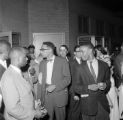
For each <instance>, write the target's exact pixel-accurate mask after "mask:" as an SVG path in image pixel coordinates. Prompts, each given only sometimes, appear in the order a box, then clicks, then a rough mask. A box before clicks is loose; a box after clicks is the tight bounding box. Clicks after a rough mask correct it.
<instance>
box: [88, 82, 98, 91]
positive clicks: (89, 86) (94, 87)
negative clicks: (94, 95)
mask: <svg viewBox="0 0 123 120" xmlns="http://www.w3.org/2000/svg"><path fill="white" fill-rule="evenodd" d="M88 89H89V90H92V91H97V90H98V85H97V84H92V85H88Z"/></svg>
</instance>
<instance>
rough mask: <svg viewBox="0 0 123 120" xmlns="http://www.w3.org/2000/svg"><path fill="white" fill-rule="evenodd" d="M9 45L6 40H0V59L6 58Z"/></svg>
mask: <svg viewBox="0 0 123 120" xmlns="http://www.w3.org/2000/svg"><path fill="white" fill-rule="evenodd" d="M10 48H11V45H10V43H9V42H8V41H6V40H0V59H3V60H6V59H8V54H9V51H10Z"/></svg>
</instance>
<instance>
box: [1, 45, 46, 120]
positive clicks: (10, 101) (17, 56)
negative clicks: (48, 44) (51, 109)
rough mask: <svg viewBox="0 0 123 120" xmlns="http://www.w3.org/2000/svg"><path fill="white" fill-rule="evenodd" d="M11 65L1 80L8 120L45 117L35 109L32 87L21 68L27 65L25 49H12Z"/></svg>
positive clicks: (28, 119) (30, 119)
mask: <svg viewBox="0 0 123 120" xmlns="http://www.w3.org/2000/svg"><path fill="white" fill-rule="evenodd" d="M10 59H11V64H10V66H9V67H8V69H7V70H6V71H5V72H4V74H3V76H2V78H1V90H2V95H3V100H4V104H5V119H6V120H33V118H40V117H43V116H44V115H43V113H42V112H41V111H40V109H34V97H33V91H32V89H31V85H30V84H29V82H28V81H26V80H25V79H24V78H23V76H22V72H21V70H20V68H21V67H22V66H24V65H25V64H26V52H25V50H24V49H23V48H21V47H17V48H12V50H11V51H10Z"/></svg>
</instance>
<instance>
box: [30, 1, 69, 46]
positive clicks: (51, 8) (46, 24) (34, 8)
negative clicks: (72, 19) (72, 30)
mask: <svg viewBox="0 0 123 120" xmlns="http://www.w3.org/2000/svg"><path fill="white" fill-rule="evenodd" d="M68 17H69V15H68V0H36V2H35V0H29V3H28V18H29V40H30V43H31V42H32V39H33V36H32V34H33V33H53V32H54V33H55V32H64V33H65V40H66V44H68V43H69V23H68V22H69V21H68V19H69V18H68Z"/></svg>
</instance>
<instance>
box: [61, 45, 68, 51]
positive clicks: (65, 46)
mask: <svg viewBox="0 0 123 120" xmlns="http://www.w3.org/2000/svg"><path fill="white" fill-rule="evenodd" d="M61 47H64V48H65V49H66V50H67V51H69V50H68V46H67V45H61V46H60V48H61Z"/></svg>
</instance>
